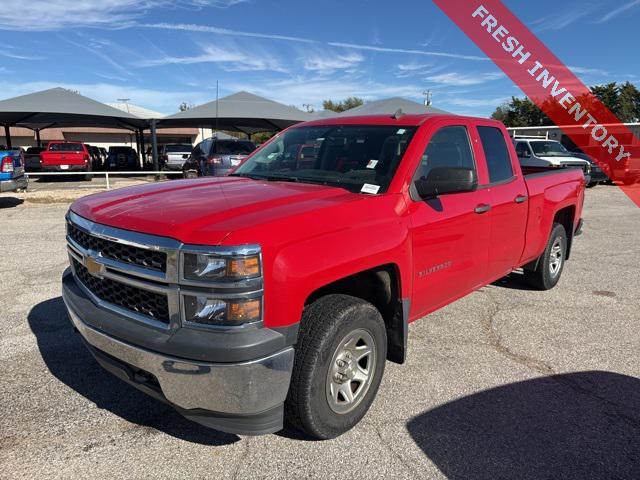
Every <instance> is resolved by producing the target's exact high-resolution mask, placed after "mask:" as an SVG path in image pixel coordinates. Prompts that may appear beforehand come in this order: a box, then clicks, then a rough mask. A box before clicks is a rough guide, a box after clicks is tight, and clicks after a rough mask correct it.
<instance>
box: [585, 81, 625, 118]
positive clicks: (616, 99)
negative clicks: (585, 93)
mask: <svg viewBox="0 0 640 480" xmlns="http://www.w3.org/2000/svg"><path fill="white" fill-rule="evenodd" d="M591 93H593V95H594V96H595V97H596V98H597V99H598V100H600V101H601V102H602V103H603V104H604V106H605V107H607V108H608V109H609V110H611V112H612V113H613V114H614V115H616V116H617V115H618V114H619V113H620V88H619V87H618V84H617V83H616V82H611V83H607V84H606V85H594V86H593V87H591ZM623 121H624V120H623Z"/></svg>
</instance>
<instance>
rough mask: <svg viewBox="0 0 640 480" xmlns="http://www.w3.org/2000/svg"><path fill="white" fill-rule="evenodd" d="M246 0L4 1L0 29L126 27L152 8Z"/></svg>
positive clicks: (223, 5)
mask: <svg viewBox="0 0 640 480" xmlns="http://www.w3.org/2000/svg"><path fill="white" fill-rule="evenodd" d="M243 1H244V0H142V1H141V0H28V1H24V2H19V4H17V3H16V1H15V0H0V30H26V31H47V30H61V29H65V28H69V27H105V28H125V27H129V26H131V25H132V22H134V21H135V20H136V19H138V18H139V17H141V16H142V15H144V14H145V13H147V12H148V11H150V10H154V9H159V8H163V9H167V8H197V9H200V8H204V7H216V8H228V7H230V6H233V5H236V4H238V3H243Z"/></svg>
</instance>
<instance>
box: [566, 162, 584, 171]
mask: <svg viewBox="0 0 640 480" xmlns="http://www.w3.org/2000/svg"><path fill="white" fill-rule="evenodd" d="M562 166H563V167H565V168H579V169H580V170H582V171H583V172H586V171H587V168H588V165H586V164H584V163H568V162H567V163H563V164H562Z"/></svg>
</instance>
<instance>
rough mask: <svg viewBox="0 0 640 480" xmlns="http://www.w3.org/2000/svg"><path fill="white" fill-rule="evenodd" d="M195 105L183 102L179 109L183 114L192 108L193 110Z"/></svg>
mask: <svg viewBox="0 0 640 480" xmlns="http://www.w3.org/2000/svg"><path fill="white" fill-rule="evenodd" d="M192 107H193V105H192V104H190V103H187V102H182V103H181V104H180V107H178V108H179V109H180V111H181V112H186V111H187V110H189V109H190V108H192Z"/></svg>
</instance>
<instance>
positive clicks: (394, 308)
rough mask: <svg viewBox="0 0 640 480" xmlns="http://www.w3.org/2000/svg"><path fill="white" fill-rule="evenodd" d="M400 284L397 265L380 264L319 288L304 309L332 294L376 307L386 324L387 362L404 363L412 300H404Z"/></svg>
mask: <svg viewBox="0 0 640 480" xmlns="http://www.w3.org/2000/svg"><path fill="white" fill-rule="evenodd" d="M400 282H401V277H400V270H399V267H398V265H396V264H393V263H389V264H385V265H379V266H376V267H373V268H370V269H367V270H363V271H360V272H357V273H354V274H351V275H349V276H346V277H343V278H340V279H338V280H335V281H333V282H331V283H329V284H327V285H323V286H322V287H319V288H318V289H316V290H314V291H313V292H312V293H311V294H310V295H309V296H308V297H307V298H306V300H305V302H304V306H305V308H306V307H307V306H308V305H310V304H311V303H313V302H314V301H316V300H317V299H319V298H321V297H324V296H326V295H331V294H344V295H351V296H353V297H356V298H360V299H362V300H365V301H367V302H369V303H371V304H373V305H374V306H375V307H376V308H377V309H378V311H379V312H380V314H381V315H382V318H383V320H384V323H385V327H386V331H387V360H389V361H392V362H395V363H404V361H405V358H406V353H407V336H408V332H409V327H408V319H409V307H410V301H409V299H403V298H402V295H401V292H402V290H401V283H400Z"/></svg>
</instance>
